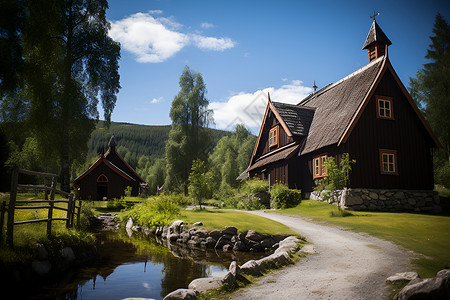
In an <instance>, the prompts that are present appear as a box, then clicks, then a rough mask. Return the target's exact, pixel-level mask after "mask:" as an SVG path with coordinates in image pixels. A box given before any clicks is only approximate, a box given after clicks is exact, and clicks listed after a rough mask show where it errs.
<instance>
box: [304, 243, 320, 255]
mask: <svg viewBox="0 0 450 300" xmlns="http://www.w3.org/2000/svg"><path fill="white" fill-rule="evenodd" d="M301 253H304V254H315V253H317V250H316V248H315V247H314V245H311V244H308V245H305V246H303V247H302V250H301Z"/></svg>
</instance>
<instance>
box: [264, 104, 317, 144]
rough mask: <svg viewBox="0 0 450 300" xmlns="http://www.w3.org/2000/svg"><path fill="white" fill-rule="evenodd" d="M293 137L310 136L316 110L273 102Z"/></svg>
mask: <svg viewBox="0 0 450 300" xmlns="http://www.w3.org/2000/svg"><path fill="white" fill-rule="evenodd" d="M272 104H273V106H274V107H275V109H276V110H277V112H278V114H279V115H280V116H281V118H282V119H283V121H284V123H285V124H286V126H287V127H288V128H289V131H290V132H291V133H292V135H296V136H308V132H309V128H310V127H311V122H312V120H313V117H314V110H315V109H314V108H311V107H305V106H297V105H291V104H286V103H279V102H272Z"/></svg>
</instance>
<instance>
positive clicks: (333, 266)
mask: <svg viewBox="0 0 450 300" xmlns="http://www.w3.org/2000/svg"><path fill="white" fill-rule="evenodd" d="M249 213H253V214H256V215H259V216H263V217H266V218H269V219H272V220H275V221H277V222H280V223H282V224H285V225H287V226H289V227H290V228H292V229H293V230H295V231H297V232H298V233H300V234H301V235H302V236H304V237H306V239H307V240H308V241H309V242H311V243H312V244H313V247H314V249H315V250H316V253H315V254H311V255H307V256H306V257H305V258H302V259H301V260H300V261H299V262H297V263H296V264H295V265H292V266H288V267H285V268H283V269H281V270H277V271H274V272H272V273H270V274H269V275H267V276H264V277H262V278H261V279H259V280H257V281H256V283H257V284H255V285H253V286H250V287H246V288H243V289H241V290H239V291H238V292H237V293H236V294H234V295H233V297H232V299H246V300H247V299H278V300H281V299H292V300H293V299H308V300H309V299H387V298H388V296H389V294H390V290H389V287H388V285H387V284H386V283H385V281H386V279H387V278H388V277H389V276H391V275H393V274H395V273H397V272H406V271H408V270H409V262H410V259H411V258H412V255H413V254H412V253H410V252H407V251H405V250H404V249H401V248H400V247H398V246H396V245H394V244H393V243H391V242H387V241H384V240H381V239H378V238H375V237H372V236H369V235H367V234H361V233H354V232H351V231H348V230H344V229H339V228H336V227H330V226H324V225H320V224H316V223H313V222H311V221H307V220H306V219H303V218H300V217H292V216H286V215H280V214H276V213H265V212H262V211H257V212H254V211H253V212H249Z"/></svg>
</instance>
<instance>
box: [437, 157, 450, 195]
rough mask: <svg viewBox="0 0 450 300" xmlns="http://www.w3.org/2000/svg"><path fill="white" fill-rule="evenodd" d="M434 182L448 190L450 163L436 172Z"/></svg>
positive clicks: (449, 187)
mask: <svg viewBox="0 0 450 300" xmlns="http://www.w3.org/2000/svg"><path fill="white" fill-rule="evenodd" d="M436 173H437V174H436V175H437V176H436V177H437V178H436V181H437V183H438V184H441V185H443V186H444V187H446V188H448V189H450V162H446V163H445V164H444V165H443V166H441V167H440V168H439V169H438V170H437V171H436Z"/></svg>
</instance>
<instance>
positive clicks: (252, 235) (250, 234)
mask: <svg viewBox="0 0 450 300" xmlns="http://www.w3.org/2000/svg"><path fill="white" fill-rule="evenodd" d="M245 238H246V239H248V240H251V241H255V242H261V241H262V240H264V239H265V238H266V237H265V236H263V235H262V234H259V233H257V232H256V231H254V230H249V231H247V234H246V235H245Z"/></svg>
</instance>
